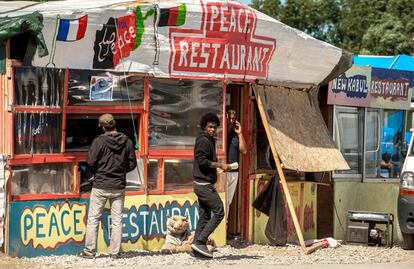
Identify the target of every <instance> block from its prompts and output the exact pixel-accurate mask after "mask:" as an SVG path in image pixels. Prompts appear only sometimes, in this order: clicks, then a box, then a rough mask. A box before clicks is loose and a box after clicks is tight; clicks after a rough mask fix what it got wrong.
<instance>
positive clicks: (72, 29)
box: [56, 15, 88, 41]
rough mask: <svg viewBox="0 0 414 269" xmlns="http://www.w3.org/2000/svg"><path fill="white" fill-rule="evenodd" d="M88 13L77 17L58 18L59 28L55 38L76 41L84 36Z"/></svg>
mask: <svg viewBox="0 0 414 269" xmlns="http://www.w3.org/2000/svg"><path fill="white" fill-rule="evenodd" d="M87 24H88V15H85V16H83V17H80V18H78V19H59V29H58V33H57V36H56V40H59V41H76V40H79V39H82V38H83V37H84V36H85V32H86V26H87Z"/></svg>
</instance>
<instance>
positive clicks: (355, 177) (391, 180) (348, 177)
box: [332, 105, 407, 183]
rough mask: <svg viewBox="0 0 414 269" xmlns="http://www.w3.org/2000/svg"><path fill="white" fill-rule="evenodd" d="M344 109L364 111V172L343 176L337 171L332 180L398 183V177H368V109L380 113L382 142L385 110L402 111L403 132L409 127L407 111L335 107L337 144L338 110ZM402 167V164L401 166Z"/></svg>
mask: <svg viewBox="0 0 414 269" xmlns="http://www.w3.org/2000/svg"><path fill="white" fill-rule="evenodd" d="M342 107H346V108H355V109H361V110H362V115H363V119H362V122H363V125H362V132H363V135H362V158H361V165H362V171H361V173H360V174H359V173H358V174H356V173H353V174H342V173H338V172H336V171H333V172H332V178H333V179H334V181H337V182H338V181H352V182H363V183H376V182H382V183H397V182H399V181H400V179H399V178H398V177H393V178H379V177H373V178H369V177H366V163H367V160H366V158H367V152H366V150H367V140H366V137H367V120H368V117H367V114H368V109H377V110H378V112H379V117H380V118H379V120H380V126H379V128H380V129H379V132H380V134H381V136H380V137H379V140H380V141H381V140H382V132H381V128H382V126H383V122H384V110H394V111H402V112H403V113H404V114H403V123H402V124H403V125H402V128H403V130H405V129H406V125H407V110H404V109H384V108H366V107H351V106H342V105H333V140H334V141H335V143H337V141H336V138H337V136H338V133H337V132H338V131H337V124H338V119H337V117H336V114H337V110H338V109H340V108H342ZM403 141H405V137H404V136H403ZM401 167H402V164H401Z"/></svg>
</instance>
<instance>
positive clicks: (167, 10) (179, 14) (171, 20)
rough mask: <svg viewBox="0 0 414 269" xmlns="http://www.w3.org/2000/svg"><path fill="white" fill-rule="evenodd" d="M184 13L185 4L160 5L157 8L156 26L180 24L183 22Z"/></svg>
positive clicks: (185, 11) (185, 10)
mask: <svg viewBox="0 0 414 269" xmlns="http://www.w3.org/2000/svg"><path fill="white" fill-rule="evenodd" d="M186 13H187V9H186V7H185V4H181V5H178V6H161V7H159V10H158V26H159V27H162V26H181V25H183V24H184V23H185V15H186Z"/></svg>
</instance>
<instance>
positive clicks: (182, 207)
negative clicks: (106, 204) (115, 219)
mask: <svg viewBox="0 0 414 269" xmlns="http://www.w3.org/2000/svg"><path fill="white" fill-rule="evenodd" d="M196 208H197V203H195V202H193V203H191V202H190V201H185V202H184V204H180V203H179V202H178V201H172V202H166V203H165V204H152V205H151V206H148V205H145V204H144V205H140V206H139V207H138V208H137V207H136V206H132V207H131V208H129V209H128V210H127V211H125V212H124V215H123V221H122V223H123V228H122V241H123V242H126V241H129V242H131V243H135V242H137V241H138V240H139V239H140V238H143V239H144V240H151V239H154V238H157V239H160V238H163V237H164V236H165V235H166V234H167V217H168V216H189V221H190V223H189V229H190V230H195V225H196V223H197V221H198V210H196ZM102 227H103V236H104V240H105V243H106V244H107V245H109V241H110V239H111V238H110V227H111V216H110V211H109V209H105V211H104V213H103V216H102Z"/></svg>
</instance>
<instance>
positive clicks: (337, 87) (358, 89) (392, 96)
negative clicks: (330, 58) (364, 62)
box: [328, 65, 414, 109]
mask: <svg viewBox="0 0 414 269" xmlns="http://www.w3.org/2000/svg"><path fill="white" fill-rule="evenodd" d="M413 88H414V72H410V71H401V70H393V69H382V68H372V67H367V66H356V65H354V66H352V68H350V69H349V70H348V71H346V72H345V73H344V74H342V75H340V76H339V77H337V78H335V79H334V80H332V81H331V82H329V89H328V104H335V105H347V106H356V107H372V108H388V109H409V108H410V104H411V98H412V92H413Z"/></svg>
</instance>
